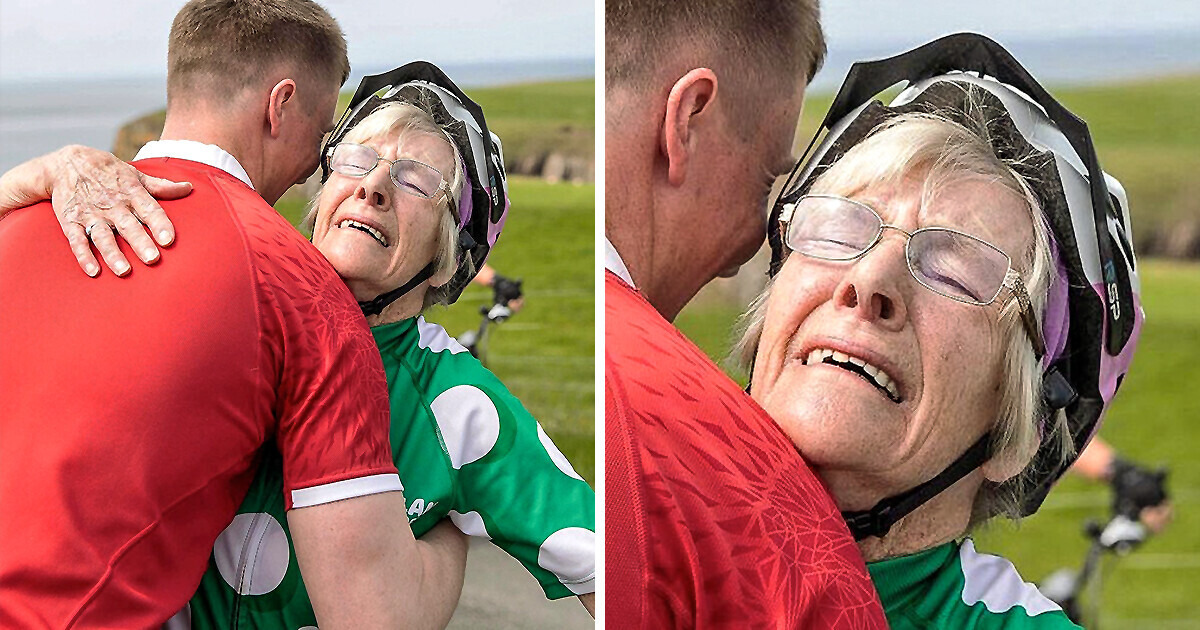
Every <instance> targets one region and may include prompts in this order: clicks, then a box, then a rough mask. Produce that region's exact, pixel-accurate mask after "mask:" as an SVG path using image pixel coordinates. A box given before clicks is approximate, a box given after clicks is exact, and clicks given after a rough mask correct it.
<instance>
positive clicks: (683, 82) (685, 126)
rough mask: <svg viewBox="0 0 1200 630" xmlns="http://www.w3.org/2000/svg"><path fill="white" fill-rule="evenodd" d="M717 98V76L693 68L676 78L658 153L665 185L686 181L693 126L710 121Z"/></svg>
mask: <svg viewBox="0 0 1200 630" xmlns="http://www.w3.org/2000/svg"><path fill="white" fill-rule="evenodd" d="M716 98H717V75H716V73H714V72H713V71H712V70H709V69H708V68H696V69H694V70H692V71H690V72H688V73H687V74H685V75H683V76H682V77H680V79H679V80H678V81H676V82H675V85H673V86H671V92H670V93H669V94H668V95H667V111H666V115H665V119H664V120H663V135H662V142H663V146H662V151H663V154H664V155H665V156H666V157H667V181H668V182H670V183H671V185H673V186H678V185H680V184H682V183H683V182H684V180H685V179H687V169H688V162H689V158H690V157H691V153H692V152H693V151H695V150H696V142H695V140H696V138H695V135H696V127H697V123H700V122H702V121H707V120H709V119H711V116H706V114H711V113H712V112H713V111H714V110H713V108H714V107H715V106H714V105H713V101H714V100H716Z"/></svg>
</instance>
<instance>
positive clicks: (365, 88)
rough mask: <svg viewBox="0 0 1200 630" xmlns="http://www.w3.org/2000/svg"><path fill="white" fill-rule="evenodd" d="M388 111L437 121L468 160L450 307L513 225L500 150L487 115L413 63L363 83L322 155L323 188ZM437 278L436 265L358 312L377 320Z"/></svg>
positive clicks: (437, 71)
mask: <svg viewBox="0 0 1200 630" xmlns="http://www.w3.org/2000/svg"><path fill="white" fill-rule="evenodd" d="M389 103H405V104H409V105H414V106H416V107H419V108H421V109H422V110H424V111H425V112H426V113H428V114H429V115H430V116H432V117H433V120H434V122H436V123H437V125H438V126H439V127H441V128H442V129H443V130H444V131H445V132H446V135H447V136H448V137H449V138H450V140H451V141H452V142H454V144H455V147H456V148H457V149H458V154H459V155H460V156H461V157H462V160H463V164H461V167H462V169H463V174H464V176H465V182H464V185H463V188H462V193H461V194H460V196H459V198H458V199H457V200H455V203H454V204H452V206H453V208H454V210H455V211H456V212H457V216H456V217H455V218H456V220H457V224H458V230H459V243H458V245H459V251H458V252H456V260H457V261H458V269H457V270H456V271H455V273H454V277H453V278H451V280H450V283H449V284H448V286H447V288H448V293H447V295H448V297H447V300H448V303H453V302H454V301H455V300H457V299H458V296H459V295H461V294H462V291H463V289H465V288H466V287H467V285H468V284H470V283H471V279H472V278H474V277H475V273H477V272H478V270H479V269H480V268H481V267H482V266H483V263H484V262H485V261H486V260H487V257H488V254H490V253H491V250H492V247H494V246H495V244H496V239H497V238H499V236H500V231H501V230H502V229H503V228H504V221H505V219H507V218H508V208H509V199H508V180H507V178H506V176H505V172H504V151H503V147H502V146H501V144H500V138H499V137H497V136H496V134H494V133H492V132H491V131H490V130H489V129H488V126H487V121H486V120H485V119H484V117H483V110H482V109H481V108H480V107H479V105H478V104H476V103H475V101H473V100H471V99H470V98H469V97H468V96H467V95H466V94H464V93H463V91H462V90H461V89H459V88H458V86H457V85H455V84H454V82H453V81H451V80H450V77H448V76H446V73H445V72H442V70H441V68H438V67H437V66H435V65H433V64H432V63H429V62H428V61H414V62H412V63H408V64H405V65H403V66H400V67H399V68H396V69H394V70H390V71H388V72H385V73H383V74H377V75H371V76H366V77H363V79H362V81H361V82H360V83H359V84H358V89H357V90H355V92H354V96H353V97H352V98H351V99H350V105H349V106H348V107H347V108H346V113H345V114H343V115H342V119H341V120H340V121H339V122H338V124H337V127H335V128H334V130H333V132H332V133H331V134H330V135H329V139H328V140H327V141H326V142H325V146H324V147H323V148H322V150H321V181H322V182H324V181H325V180H327V179H329V173H330V168H329V157H330V155H331V154H332V151H333V148H334V147H336V146H337V144H338V143H339V142H341V140H342V138H344V137H345V136H346V133H347V132H349V131H350V129H352V128H353V127H354V126H355V125H357V124H358V123H359V122H361V121H362V120H363V119H364V118H366V117H367V116H370V115H371V114H372V113H374V112H375V111H376V110H377V109H379V108H380V107H382V106H384V105H387V104H389ZM468 259H469V261H470V264H468ZM471 270H474V271H471ZM433 273H434V268H433V263H432V262H431V263H430V264H429V265H427V266H426V267H425V268H424V269H422V270H421V271H420V272H419V273H418V274H417V275H416V276H415V277H414V278H412V279H411V280H409V281H408V282H406V283H405V284H404V285H403V286H401V287H399V288H398V289H395V290H393V291H389V292H387V293H385V294H383V295H381V296H379V297H377V298H375V299H374V300H371V301H369V302H360V303H359V306H360V307H361V308H362V309H363V313H364V314H367V315H374V314H378V313H380V312H382V311H383V309H384V308H385V307H387V305H388V304H391V303H392V302H393V301H395V300H396V299H398V298H399V297H401V296H402V295H404V294H405V293H407V292H408V291H410V290H412V289H413V287H416V286H417V285H419V284H421V283H422V282H424V281H425V280H427V279H429V277H430V276H432V275H433Z"/></svg>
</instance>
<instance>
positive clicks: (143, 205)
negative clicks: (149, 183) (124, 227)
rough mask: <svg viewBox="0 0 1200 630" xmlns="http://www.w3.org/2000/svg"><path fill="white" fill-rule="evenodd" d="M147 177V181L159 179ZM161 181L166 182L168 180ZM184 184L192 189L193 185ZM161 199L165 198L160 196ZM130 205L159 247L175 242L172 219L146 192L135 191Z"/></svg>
mask: <svg viewBox="0 0 1200 630" xmlns="http://www.w3.org/2000/svg"><path fill="white" fill-rule="evenodd" d="M145 177H146V178H147V179H157V178H154V177H150V176H148V175H147V176H145ZM160 181H164V182H165V181H167V180H165V179H164V180H160ZM168 183H174V182H168ZM182 183H184V184H187V185H188V187H189V189H190V187H191V184H188V183H187V182H182ZM151 192H153V191H151ZM189 192H190V191H189ZM160 198H163V197H161V196H160ZM129 203H130V205H131V206H132V207H133V209H134V211H135V212H136V213H137V216H138V218H139V219H141V220H142V223H144V224H145V225H146V227H147V228H149V229H150V234H152V235H153V236H154V240H156V241H158V244H159V245H162V246H164V247H165V246H167V245H170V244H171V243H173V242H174V241H175V226H174V225H173V224H172V223H171V219H169V218H167V213H166V212H164V211H163V209H162V206H160V205H158V202H157V201H155V200H154V197H151V196H150V195H148V194H146V190H137V191H133V194H132V195H131V197H130V200H129Z"/></svg>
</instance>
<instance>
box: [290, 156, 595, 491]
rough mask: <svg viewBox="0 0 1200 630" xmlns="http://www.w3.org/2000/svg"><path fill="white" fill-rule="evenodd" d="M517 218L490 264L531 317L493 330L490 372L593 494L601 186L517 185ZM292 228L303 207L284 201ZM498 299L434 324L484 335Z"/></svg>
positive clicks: (467, 298) (442, 314) (466, 299)
mask: <svg viewBox="0 0 1200 630" xmlns="http://www.w3.org/2000/svg"><path fill="white" fill-rule="evenodd" d="M509 188H510V190H509V193H510V197H511V198H512V210H511V212H510V214H509V218H508V222H507V223H505V226H504V233H503V234H502V235H501V237H500V241H499V242H498V243H497V246H496V249H495V250H494V251H493V253H492V256H491V258H490V259H489V262H490V263H491V264H492V265H493V266H494V267H495V268H496V269H497V270H498V271H500V273H502V274H504V275H506V276H510V277H514V278H522V279H523V280H524V282H525V284H524V290H525V295H526V300H525V308H524V309H523V310H522V311H521V312H520V313H518V314H517V315H516V316H514V317H513V318H512V319H510V320H509V321H507V322H505V323H503V324H501V325H500V326H499V327H498V328H493V330H492V334H491V339H490V342H489V346H488V348H489V355H488V359H489V367H490V368H491V369H492V371H494V372H495V373H496V375H497V376H499V377H500V379H501V380H502V381H504V383H505V384H506V385H508V387H509V388H510V389H511V390H512V391H513V393H514V394H515V395H516V396H517V398H519V399H521V401H522V402H523V403H524V404H525V406H526V408H528V409H529V411H530V412H531V413H532V414H533V415H534V417H536V418H537V419H538V421H539V422H541V424H542V426H543V427H544V428H545V430H546V433H547V434H549V435H550V437H551V438H553V439H554V442H555V443H556V444H557V445H558V446H559V448H560V449H562V451H563V453H564V454H565V455H566V456H567V458H568V459H570V460H571V463H572V464H573V465H574V466H575V470H577V471H578V472H579V474H580V475H582V476H583V477H584V479H586V480H587V481H588V482H589V483H591V484H593V485H595V480H596V460H595V422H594V418H595V377H594V374H595V369H594V368H595V361H594V358H593V357H594V356H595V275H594V264H595V251H594V250H595V247H594V240H593V238H594V228H593V226H594V225H595V209H594V208H595V205H594V199H595V186H593V185H574V184H549V183H546V182H543V181H540V180H536V179H530V178H521V177H513V178H510V181H509ZM276 207H277V208H278V209H279V211H280V212H281V213H282V214H283V215H284V216H286V217H287V218H288V219H289V220H291V221H292V223H293V224H295V223H297V222H298V221H299V219H300V217H301V215H302V214H303V209H304V204H303V202H300V201H296V200H292V201H281V202H280V203H279V204H277V205H276ZM485 303H487V304H490V303H491V290H490V289H484V288H482V287H478V286H474V285H472V286H471V287H469V288H468V289H467V290H466V291H464V292H463V294H462V297H461V298H459V300H458V302H457V303H456V304H455V305H454V306H452V307H450V308H448V309H447V308H439V307H435V308H433V309H431V310H430V311H429V312H427V313H426V316H425V317H426V319H428V320H429V321H434V322H437V323H439V324H442V325H443V326H445V328H446V330H447V331H448V332H449V333H450V334H451V335H455V336H457V335H459V334H461V333H462V332H464V331H466V330H470V329H474V328H476V327H478V326H479V321H480V319H481V316H480V314H479V307H480V306H482V305H483V304H485Z"/></svg>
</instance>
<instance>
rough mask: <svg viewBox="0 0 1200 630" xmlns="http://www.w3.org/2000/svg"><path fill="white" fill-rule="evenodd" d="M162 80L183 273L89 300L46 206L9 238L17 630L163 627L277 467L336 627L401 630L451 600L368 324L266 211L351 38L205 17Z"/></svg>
mask: <svg viewBox="0 0 1200 630" xmlns="http://www.w3.org/2000/svg"><path fill="white" fill-rule="evenodd" d="M264 33H269V34H270V35H271V37H265V36H264ZM168 65H169V71H168V106H167V119H166V125H165V127H164V130H163V136H162V140H161V141H159V142H155V143H151V144H150V145H147V147H146V149H144V150H143V152H142V153H141V154H140V155H139V161H138V162H137V163H136V166H137V167H138V168H139V169H141V170H142V171H144V172H145V173H148V174H151V175H155V176H159V177H165V178H169V179H174V180H186V181H189V182H192V184H193V187H194V191H193V192H192V193H191V194H190V195H189V196H187V197H185V198H183V199H181V200H177V201H172V202H166V204H167V205H169V206H170V211H171V217H172V219H173V220H174V221H175V223H176V225H177V226H179V227H180V229H181V233H182V234H185V235H186V236H184V237H181V238H180V239H179V241H178V242H177V243H175V244H174V246H173V247H172V255H171V256H170V257H168V259H166V260H163V261H162V262H161V263H160V264H159V265H158V268H157V269H155V270H154V271H153V272H152V273H151V272H147V271H146V270H139V269H136V268H135V269H132V270H131V271H130V272H128V274H127V277H126V278H117V277H115V276H112V275H108V276H101V277H100V278H97V279H95V280H92V279H89V278H87V277H85V276H83V275H82V274H80V273H79V270H78V267H77V266H76V263H75V262H74V261H72V260H71V259H70V257H69V256H66V255H65V254H66V252H65V248H66V247H67V244H66V243H64V242H62V241H61V240H60V238H59V237H58V236H56V235H57V234H58V233H59V232H60V231H61V229H60V227H59V226H58V224H57V223H56V222H55V219H54V213H53V212H51V210H50V208H49V207H48V204H42V206H44V207H38V206H35V207H32V208H28V209H24V210H18V211H14V212H11V213H9V214H7V215H5V216H4V217H3V219H2V220H0V296H3V297H2V299H3V308H0V349H2V350H0V549H2V550H3V551H0V627H4V628H38V627H56V628H57V627H67V628H89V627H98V628H101V627H103V628H107V627H122V628H133V627H153V626H159V625H161V624H162V623H163V622H164V621H165V620H166V619H167V618H168V617H170V616H171V615H172V614H174V613H175V612H176V611H178V610H179V609H180V608H182V607H183V605H184V604H185V603H186V602H187V600H188V598H190V597H191V595H192V593H193V592H194V591H195V589H196V585H197V584H198V583H199V580H200V576H201V575H202V574H203V572H204V570H205V567H206V564H207V560H208V556H209V553H210V551H211V548H212V544H213V541H214V540H215V539H216V537H217V535H218V534H219V533H220V532H221V531H222V529H223V528H225V526H227V525H228V524H229V522H230V520H231V519H232V518H233V515H234V513H235V511H236V509H237V507H238V505H239V504H240V502H241V500H242V498H243V496H244V495H245V492H246V490H247V487H248V484H249V482H250V479H251V477H252V475H253V472H254V468H255V466H256V464H257V461H258V458H259V454H260V452H261V451H262V449H263V448H264V447H265V448H277V449H278V450H279V452H280V453H281V454H282V456H283V460H284V475H285V478H286V482H285V488H284V490H285V492H286V493H287V496H286V501H287V505H288V508H289V509H290V510H291V511H290V512H289V513H288V521H289V524H290V526H291V531H292V534H293V537H294V539H295V543H296V556H297V559H298V561H299V563H300V566H301V569H302V570H303V572H304V578H305V583H306V585H307V586H308V589H309V592H310V594H311V595H312V601H313V605H314V608H315V609H316V612H317V614H318V617H319V618H320V620H321V624H322V627H323V628H332V627H364V628H365V627H396V626H399V625H403V624H404V623H406V621H408V619H406V616H407V615H414V616H415V614H416V613H417V611H418V602H422V603H425V604H427V603H429V602H430V601H431V600H432V599H433V598H438V597H439V596H442V595H444V594H447V591H449V594H456V591H454V590H453V589H444V588H442V586H441V585H437V584H434V583H432V582H431V581H430V579H429V578H430V574H429V572H428V571H425V568H426V566H427V565H426V560H425V558H426V554H423V553H420V552H419V550H418V548H417V546H416V543H415V541H414V539H413V535H412V532H411V530H409V528H408V526H407V518H406V516H405V513H404V500H403V496H402V494H401V492H400V491H401V490H402V487H401V484H400V479H399V477H398V476H397V474H396V469H395V467H394V465H393V464H392V461H391V454H390V446H389V442H388V415H387V414H388V403H387V395H386V387H385V380H384V374H383V370H382V365H381V362H380V360H379V354H378V351H377V350H376V348H375V345H374V342H373V340H372V337H371V335H370V332H369V331H368V329H367V326H366V323H365V321H364V320H363V318H362V315H361V312H360V310H359V309H358V306H357V304H356V303H355V301H354V299H353V298H352V296H351V294H350V292H349V291H348V290H347V289H346V287H345V285H344V284H343V283H342V281H341V280H340V279H339V278H338V277H337V275H336V274H335V273H334V271H333V269H332V268H331V267H329V265H328V263H327V262H326V261H325V259H324V258H323V257H322V256H321V255H320V254H319V253H318V252H317V251H316V250H315V249H314V248H312V246H311V245H310V244H309V243H308V242H307V241H305V240H304V239H303V238H302V237H301V236H300V234H299V233H297V232H296V230H295V229H293V228H292V227H291V226H290V225H289V224H288V223H287V222H286V221H285V220H284V219H283V218H282V217H280V216H279V215H278V214H277V213H275V211H274V210H273V209H272V208H271V206H270V205H269V204H271V203H274V202H275V201H276V200H277V199H278V198H279V196H280V195H281V194H282V193H283V192H284V191H285V190H286V189H287V188H288V187H289V186H291V185H292V184H293V183H295V182H298V181H302V180H303V179H305V178H306V177H307V176H308V175H309V174H311V173H312V171H313V170H314V168H315V167H316V165H317V155H318V147H319V144H320V141H321V139H322V136H323V135H324V134H325V133H326V132H327V131H328V130H329V128H330V127H331V126H332V123H333V115H334V109H335V105H336V102H337V90H338V87H339V86H340V85H341V83H342V82H344V81H345V79H346V76H347V75H348V73H349V64H348V61H347V57H346V47H345V40H344V38H343V36H342V33H341V30H340V28H339V27H338V26H337V24H336V22H335V21H334V20H333V18H332V17H331V16H329V15H328V13H326V12H325V11H324V10H323V9H321V7H319V6H317V5H316V4H315V3H313V2H311V1H309V0H286V1H282V2H268V1H266V0H239V1H238V2H236V3H235V2H229V1H228V0H195V1H193V2H191V3H189V4H188V5H187V6H185V7H184V8H183V9H182V10H181V11H180V13H179V15H178V16H177V17H176V19H175V23H174V25H173V27H172V32H171V40H170V52H169V54H168ZM9 176H12V177H33V178H37V177H39V174H38V173H36V172H30V171H26V172H23V173H21V172H18V173H10V174H9V175H6V177H9ZM43 181H44V180H43ZM47 187H48V184H47ZM95 227H97V226H79V227H78V232H79V234H77V235H76V236H80V237H82V236H84V235H83V232H84V231H85V228H86V229H89V230H90V229H91V228H95ZM99 227H100V228H101V229H102V232H101V233H102V234H103V233H107V230H108V229H109V228H108V226H107V225H103V226H99ZM139 229H140V226H139ZM143 237H145V235H144V233H143ZM145 238H148V237H145ZM55 243H57V245H55ZM47 244H50V246H51V247H59V248H63V250H64V251H62V252H59V253H55V254H54V255H50V254H51V252H46V251H44V248H45V247H47ZM127 253H128V252H127ZM131 259H132V257H131ZM263 525H264V526H265V525H266V524H265V523H264V524H263ZM302 541H303V542H302ZM425 551H428V550H425ZM421 589H424V591H423V592H419V591H421Z"/></svg>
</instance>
